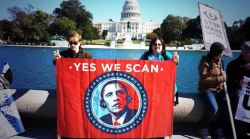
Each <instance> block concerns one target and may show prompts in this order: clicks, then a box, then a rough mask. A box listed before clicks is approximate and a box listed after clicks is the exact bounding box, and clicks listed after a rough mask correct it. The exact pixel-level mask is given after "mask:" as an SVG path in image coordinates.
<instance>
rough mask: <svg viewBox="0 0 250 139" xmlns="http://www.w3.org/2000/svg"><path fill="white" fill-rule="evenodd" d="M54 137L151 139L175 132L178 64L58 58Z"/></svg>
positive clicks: (170, 62) (169, 62) (171, 62)
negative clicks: (56, 126)
mask: <svg viewBox="0 0 250 139" xmlns="http://www.w3.org/2000/svg"><path fill="white" fill-rule="evenodd" d="M56 76H57V107H58V108H57V110H58V111H57V118H58V136H61V137H70V138H153V137H163V136H171V135H172V130H173V105H174V84H175V77H176V63H174V62H173V61H146V60H95V59H63V58H62V59H58V60H57V61H56Z"/></svg>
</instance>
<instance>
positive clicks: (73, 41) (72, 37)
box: [54, 31, 92, 62]
mask: <svg viewBox="0 0 250 139" xmlns="http://www.w3.org/2000/svg"><path fill="white" fill-rule="evenodd" d="M80 41H81V36H80V35H79V34H78V33H77V32H76V31H74V32H72V33H70V34H69V37H68V42H69V47H70V48H68V49H67V50H64V51H62V52H60V53H59V50H56V51H54V62H55V60H56V59H58V58H92V56H91V54H89V53H88V52H87V51H85V50H83V49H82V48H81V42H80Z"/></svg>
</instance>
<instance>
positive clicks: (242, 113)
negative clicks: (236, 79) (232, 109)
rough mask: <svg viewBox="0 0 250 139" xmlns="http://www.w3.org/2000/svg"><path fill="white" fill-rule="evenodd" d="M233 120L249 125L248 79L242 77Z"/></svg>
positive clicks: (249, 92) (249, 99) (249, 90)
mask: <svg viewBox="0 0 250 139" xmlns="http://www.w3.org/2000/svg"><path fill="white" fill-rule="evenodd" d="M243 82H244V83H243V85H242V90H241V95H240V98H239V102H238V107H237V111H236V115H235V119H238V120H240V121H244V122H247V123H250V98H249V96H250V78H247V77H244V81H243Z"/></svg>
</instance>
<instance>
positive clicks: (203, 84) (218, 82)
mask: <svg viewBox="0 0 250 139" xmlns="http://www.w3.org/2000/svg"><path fill="white" fill-rule="evenodd" d="M223 51H224V46H223V44H221V43H219V42H215V43H213V44H212V45H211V47H210V51H209V53H208V54H207V55H206V56H203V57H202V58H201V60H200V63H199V67H198V70H199V87H198V89H199V96H200V97H201V100H202V101H203V102H204V104H205V107H206V110H205V115H204V119H203V122H202V128H201V129H200V130H199V134H200V136H201V138H202V139H208V138H209V131H210V133H211V135H212V136H214V137H215V138H224V131H223V126H224V125H223V124H224V122H225V121H224V120H225V119H226V118H225V117H223V115H222V113H221V112H222V111H224V113H225V110H227V107H226V106H227V105H226V103H227V102H226V97H225V90H224V82H225V81H226V79H225V72H224V71H223V67H222V65H223V64H222V57H223ZM217 116H218V117H217ZM224 116H225V115H224ZM215 117H217V118H218V119H217V122H216V124H215V125H214V127H213V128H211V127H212V124H211V123H212V121H213V120H214V119H215ZM211 131H212V132H211Z"/></svg>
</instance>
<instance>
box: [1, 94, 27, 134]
mask: <svg viewBox="0 0 250 139" xmlns="http://www.w3.org/2000/svg"><path fill="white" fill-rule="evenodd" d="M24 131H25V130H24V127H23V124H22V121H21V118H20V116H19V113H18V111H17V108H16V104H15V102H14V100H13V98H12V96H11V95H10V94H9V93H8V89H4V90H0V139H3V138H8V137H11V136H14V135H17V134H20V133H23V132H24Z"/></svg>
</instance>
